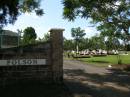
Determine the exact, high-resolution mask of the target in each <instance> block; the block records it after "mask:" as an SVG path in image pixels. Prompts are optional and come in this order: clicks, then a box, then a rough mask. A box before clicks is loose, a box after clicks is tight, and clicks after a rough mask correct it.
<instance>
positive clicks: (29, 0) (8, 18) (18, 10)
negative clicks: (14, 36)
mask: <svg viewBox="0 0 130 97" xmlns="http://www.w3.org/2000/svg"><path fill="white" fill-rule="evenodd" d="M32 11H35V13H36V14H37V15H40V16H41V15H42V14H43V10H42V9H40V0H0V28H2V27H3V26H4V25H6V24H9V23H11V24H13V23H14V22H15V21H16V20H17V17H18V16H19V15H21V14H22V13H25V12H32Z"/></svg>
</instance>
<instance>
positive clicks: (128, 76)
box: [64, 60, 130, 97]
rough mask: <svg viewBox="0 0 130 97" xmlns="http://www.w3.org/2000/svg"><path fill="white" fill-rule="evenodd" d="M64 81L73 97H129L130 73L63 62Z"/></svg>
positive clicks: (77, 62)
mask: <svg viewBox="0 0 130 97" xmlns="http://www.w3.org/2000/svg"><path fill="white" fill-rule="evenodd" d="M64 79H65V84H66V85H67V87H68V88H69V89H70V91H71V92H72V94H73V96H74V97H130V72H125V71H122V70H118V69H113V68H111V69H110V68H102V67H95V66H91V65H87V64H85V63H82V62H79V61H75V60H64Z"/></svg>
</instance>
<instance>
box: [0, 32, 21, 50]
mask: <svg viewBox="0 0 130 97" xmlns="http://www.w3.org/2000/svg"><path fill="white" fill-rule="evenodd" d="M18 40H19V34H18V33H15V32H12V31H9V30H0V48H11V47H16V46H18V44H19V41H18Z"/></svg>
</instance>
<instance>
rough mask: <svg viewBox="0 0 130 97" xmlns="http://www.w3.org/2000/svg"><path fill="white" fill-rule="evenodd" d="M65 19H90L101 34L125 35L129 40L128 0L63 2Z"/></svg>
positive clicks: (73, 0) (74, 0)
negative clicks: (110, 32) (96, 25)
mask: <svg viewBox="0 0 130 97" xmlns="http://www.w3.org/2000/svg"><path fill="white" fill-rule="evenodd" d="M63 5H64V10H63V15H64V18H65V19H68V20H70V21H71V20H72V21H74V20H75V19H76V18H77V17H81V18H85V19H88V18H92V20H93V21H92V22H93V23H98V24H99V26H98V30H100V31H101V32H103V31H105V32H109V31H113V32H114V33H125V34H126V35H128V37H129V40H130V33H129V29H130V0H63Z"/></svg>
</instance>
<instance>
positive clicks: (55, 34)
mask: <svg viewBox="0 0 130 97" xmlns="http://www.w3.org/2000/svg"><path fill="white" fill-rule="evenodd" d="M63 31H64V29H56V28H54V29H51V30H50V37H51V49H52V71H53V80H54V82H56V83H61V82H62V81H63Z"/></svg>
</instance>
